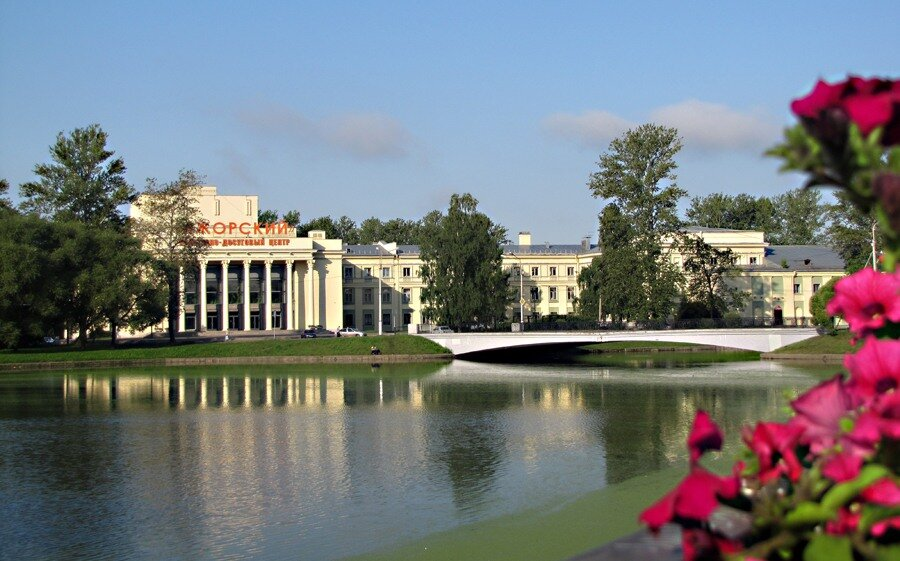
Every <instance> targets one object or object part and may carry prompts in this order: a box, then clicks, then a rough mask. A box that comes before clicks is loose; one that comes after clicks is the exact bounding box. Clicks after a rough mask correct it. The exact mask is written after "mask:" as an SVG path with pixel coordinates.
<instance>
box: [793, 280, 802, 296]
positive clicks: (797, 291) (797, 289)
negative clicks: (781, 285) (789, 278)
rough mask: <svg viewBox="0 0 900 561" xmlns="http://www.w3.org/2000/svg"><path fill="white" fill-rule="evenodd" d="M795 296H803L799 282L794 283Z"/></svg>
mask: <svg viewBox="0 0 900 561" xmlns="http://www.w3.org/2000/svg"><path fill="white" fill-rule="evenodd" d="M794 294H803V291H802V290H801V287H800V283H799V282H795V283H794Z"/></svg>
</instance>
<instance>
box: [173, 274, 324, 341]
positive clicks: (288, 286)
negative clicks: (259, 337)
mask: <svg viewBox="0 0 900 561" xmlns="http://www.w3.org/2000/svg"><path fill="white" fill-rule="evenodd" d="M233 261H234V262H239V263H241V264H242V265H243V272H242V273H243V274H242V275H241V276H240V280H239V281H238V282H239V283H240V285H241V287H240V294H241V297H240V299H239V311H240V318H241V321H240V328H239V330H240V331H250V330H251V321H250V317H251V302H250V266H251V265H252V264H260V263H261V264H262V265H263V271H264V275H263V279H262V281H263V282H262V286H261V287H260V292H261V294H260V298H259V302H255V303H254V304H257V305H258V307H259V312H260V323H259V326H258V327H256V329H261V330H265V331H270V330H272V329H273V322H272V316H273V311H274V310H277V309H280V307H281V306H284V309H283V312H284V314H283V318H284V319H283V321H282V323H281V325H280V326H279V327H277V329H284V330H294V329H300V328H301V327H302V326H303V325H305V324H310V325H315V324H316V309H317V306H316V300H315V297H316V290H315V288H316V271H315V267H314V261H313V259H311V258H309V259H284V260H275V259H264V260H259V259H240V260H237V259H234V260H232V259H218V260H201V261H200V264H199V274H198V275H197V289H196V290H197V292H196V304H195V306H194V310H195V318H196V319H195V328H196V329H197V330H198V331H206V330H207V327H208V326H207V314H208V313H209V311H210V306H209V305H208V304H207V291H206V282H207V267H208V266H210V265H212V264H214V263H219V265H220V266H221V273H220V279H221V282H220V283H219V287H220V288H219V291H218V297H219V302H218V304H213V306H215V308H213V310H215V311H217V312H218V314H219V317H220V322H219V326H218V329H219V330H222V331H224V330H226V329H228V323H229V301H228V295H229V284H228V283H229V279H228V268H229V266H230V265H231V263H232V262H233ZM273 265H275V266H276V267H277V266H283V267H284V271H285V272H284V275H283V276H282V279H283V286H282V291H283V298H282V302H280V303H276V304H273V303H272V267H273ZM295 265H296V266H295ZM303 265H305V267H304V266H303ZM181 287H182V303H183V298H184V275H183V274H182V277H181ZM320 296H321V295H320ZM276 306H277V307H276ZM185 319H186V311H185V306H182V310H181V314H180V317H179V327H178V329H179V331H185V330H186V329H185V327H186V326H185V323H186V321H185Z"/></svg>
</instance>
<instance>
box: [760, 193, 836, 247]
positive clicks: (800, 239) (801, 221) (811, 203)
mask: <svg viewBox="0 0 900 561" xmlns="http://www.w3.org/2000/svg"><path fill="white" fill-rule="evenodd" d="M772 206H773V207H774V209H775V227H774V229H773V230H772V232H771V233H770V235H769V236H767V238H766V239H767V240H768V241H769V243H771V244H774V245H813V244H818V243H821V242H822V239H823V236H822V227H823V225H824V222H825V220H824V215H825V207H824V206H823V205H822V203H821V195H820V193H819V191H818V190H817V189H802V188H801V189H794V190H792V191H788V192H787V193H783V194H781V195H778V196H776V197H774V198H773V199H772Z"/></svg>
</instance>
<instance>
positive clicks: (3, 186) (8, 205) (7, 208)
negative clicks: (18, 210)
mask: <svg viewBox="0 0 900 561" xmlns="http://www.w3.org/2000/svg"><path fill="white" fill-rule="evenodd" d="M8 192H9V182H8V181H6V180H5V179H0V214H2V213H5V212H11V211H12V210H13V204H12V201H10V200H9V199H8V198H7V197H6V194H7V193H8Z"/></svg>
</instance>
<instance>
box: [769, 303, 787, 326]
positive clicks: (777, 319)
mask: <svg viewBox="0 0 900 561" xmlns="http://www.w3.org/2000/svg"><path fill="white" fill-rule="evenodd" d="M772 325H784V314H783V313H782V312H781V306H775V311H774V312H773V314H772Z"/></svg>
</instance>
